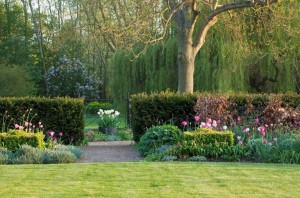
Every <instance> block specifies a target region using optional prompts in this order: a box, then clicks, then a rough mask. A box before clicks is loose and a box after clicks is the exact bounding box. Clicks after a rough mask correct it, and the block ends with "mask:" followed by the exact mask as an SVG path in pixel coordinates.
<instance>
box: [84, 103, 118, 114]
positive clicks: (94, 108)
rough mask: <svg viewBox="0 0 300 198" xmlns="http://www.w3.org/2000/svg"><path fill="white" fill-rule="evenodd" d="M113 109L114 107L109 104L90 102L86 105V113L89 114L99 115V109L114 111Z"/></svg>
mask: <svg viewBox="0 0 300 198" xmlns="http://www.w3.org/2000/svg"><path fill="white" fill-rule="evenodd" d="M112 108H113V105H112V104H111V103H109V102H98V101H93V102H90V103H88V104H87V105H86V107H85V112H86V113H88V114H97V112H98V110H99V109H102V110H109V109H112Z"/></svg>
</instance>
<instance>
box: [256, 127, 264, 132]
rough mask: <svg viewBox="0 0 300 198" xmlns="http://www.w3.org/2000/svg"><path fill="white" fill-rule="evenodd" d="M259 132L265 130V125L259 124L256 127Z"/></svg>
mask: <svg viewBox="0 0 300 198" xmlns="http://www.w3.org/2000/svg"><path fill="white" fill-rule="evenodd" d="M257 130H258V131H259V132H264V131H265V127H264V126H260V127H258V129H257Z"/></svg>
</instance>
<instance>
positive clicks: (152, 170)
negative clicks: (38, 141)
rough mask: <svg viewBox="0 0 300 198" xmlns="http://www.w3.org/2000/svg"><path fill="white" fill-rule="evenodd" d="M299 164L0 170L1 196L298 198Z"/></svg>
mask: <svg viewBox="0 0 300 198" xmlns="http://www.w3.org/2000/svg"><path fill="white" fill-rule="evenodd" d="M299 187H300V166H297V165H275V164H252V163H183V162H178V163H146V162H132V163H98V164H60V165H3V166H0V197H298V196H299V194H300V188H299Z"/></svg>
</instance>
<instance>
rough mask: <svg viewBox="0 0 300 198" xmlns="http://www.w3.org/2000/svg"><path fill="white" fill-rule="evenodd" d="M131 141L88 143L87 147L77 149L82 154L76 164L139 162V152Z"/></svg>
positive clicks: (140, 158)
mask: <svg viewBox="0 0 300 198" xmlns="http://www.w3.org/2000/svg"><path fill="white" fill-rule="evenodd" d="M133 144H134V142H133V141H112V142H90V143H89V145H88V146H81V147H79V148H80V149H81V150H82V151H83V154H82V156H81V157H80V158H79V160H78V161H77V162H78V163H93V162H131V161H140V160H142V159H143V158H142V157H140V154H139V152H138V151H137V150H136V149H135V147H134V145H133Z"/></svg>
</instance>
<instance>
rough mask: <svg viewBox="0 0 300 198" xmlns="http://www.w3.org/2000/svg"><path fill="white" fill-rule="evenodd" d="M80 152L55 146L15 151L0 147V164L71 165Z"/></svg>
mask: <svg viewBox="0 0 300 198" xmlns="http://www.w3.org/2000/svg"><path fill="white" fill-rule="evenodd" d="M81 154H82V152H81V151H80V150H79V149H78V148H76V147H74V146H66V145H56V146H55V147H54V148H51V149H45V150H43V149H38V148H34V147H32V146H29V145H21V146H20V147H19V148H18V149H17V150H15V151H9V150H7V149H6V148H2V147H0V164H54V163H71V162H75V161H76V159H78V158H79V157H80V155H81Z"/></svg>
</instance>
